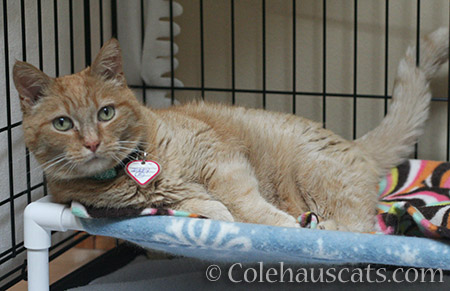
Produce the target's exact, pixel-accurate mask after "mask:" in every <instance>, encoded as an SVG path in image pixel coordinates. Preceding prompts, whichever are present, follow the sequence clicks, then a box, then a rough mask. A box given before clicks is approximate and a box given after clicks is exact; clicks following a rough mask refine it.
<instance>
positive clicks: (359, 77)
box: [0, 0, 450, 289]
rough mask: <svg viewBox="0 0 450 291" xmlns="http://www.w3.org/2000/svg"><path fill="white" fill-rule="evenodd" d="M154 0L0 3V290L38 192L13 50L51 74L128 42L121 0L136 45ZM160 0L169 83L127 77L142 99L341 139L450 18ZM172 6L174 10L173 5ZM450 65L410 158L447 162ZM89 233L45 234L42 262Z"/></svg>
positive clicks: (440, 6)
mask: <svg viewBox="0 0 450 291" xmlns="http://www.w3.org/2000/svg"><path fill="white" fill-rule="evenodd" d="M152 1H157V0H132V1H119V0H64V1H57V0H53V1H52V0H21V1H13V0H3V1H2V3H1V15H2V17H3V21H1V23H2V25H3V27H2V29H1V33H2V34H3V35H2V36H1V37H0V38H1V39H0V41H1V42H2V44H1V45H0V46H1V52H0V54H1V55H0V59H1V61H2V70H1V73H0V77H1V78H0V84H2V85H1V90H2V95H3V96H2V97H0V100H1V101H0V102H1V106H0V108H1V109H0V110H2V111H1V113H0V149H1V152H0V177H1V178H0V190H1V192H0V229H1V230H0V289H7V288H9V287H10V286H12V285H14V284H15V283H16V282H18V281H20V280H22V279H26V277H27V273H26V260H25V256H24V253H25V248H24V243H23V234H22V224H23V214H22V213H23V209H24V208H25V206H26V205H27V204H28V203H30V202H32V201H34V200H36V199H38V198H41V197H42V196H45V195H47V194H48V193H47V189H46V183H45V176H44V175H43V174H42V170H41V169H40V168H39V167H38V165H37V163H36V161H35V160H34V159H33V157H32V156H31V155H29V152H28V150H27V149H26V148H25V145H24V143H23V136H22V129H21V125H22V124H21V114H20V109H19V105H18V98H17V92H16V90H15V89H14V86H13V85H12V75H11V69H12V65H13V63H14V61H15V59H19V60H24V61H28V62H30V63H32V64H34V65H36V66H37V67H38V68H39V69H41V70H43V71H44V72H46V73H47V74H49V75H51V76H61V75H65V74H71V73H74V72H77V71H79V70H81V69H82V68H84V67H85V66H87V65H89V64H90V63H91V61H92V60H93V58H94V57H95V54H96V53H97V52H98V50H99V49H100V47H101V45H102V44H103V43H104V41H106V40H108V39H109V38H110V37H112V36H114V37H118V39H119V41H123V40H124V39H125V41H124V43H125V42H126V37H127V32H126V29H125V28H126V26H127V24H126V23H124V19H127V18H126V17H129V15H128V16H127V14H126V13H124V11H123V10H122V8H123V5H124V3H125V2H129V3H132V4H133V5H134V7H137V12H136V14H135V16H136V15H137V16H138V17H137V18H136V17H135V18H136V19H135V21H134V22H133V23H137V26H136V27H134V26H133V27H131V28H129V29H131V30H135V31H137V34H138V39H139V41H137V43H138V44H139V45H140V46H142V45H143V43H144V41H145V40H144V36H145V32H146V27H147V26H146V22H147V21H149V20H148V17H149V16H148V15H149V14H148V8H149V5H150V3H151V2H152ZM161 1H163V2H166V7H167V9H168V11H166V12H167V13H166V16H165V17H162V18H161V21H165V22H166V23H167V25H168V26H169V30H168V31H169V34H168V35H167V36H166V37H163V38H160V39H158V40H162V41H164V42H166V44H168V45H167V46H166V56H165V58H164V59H165V60H166V61H167V62H168V71H167V73H166V74H164V75H163V77H164V78H166V81H167V82H166V83H165V84H164V83H163V84H161V83H152V82H146V81H144V78H140V79H139V78H138V80H137V81H136V80H134V81H132V82H130V80H129V86H130V87H131V88H133V89H134V90H135V92H136V95H137V96H138V98H140V99H141V100H142V101H143V102H144V103H145V104H151V101H152V98H153V96H154V94H153V93H154V92H156V91H163V92H164V95H165V96H167V98H168V100H169V101H168V103H167V104H175V103H178V102H181V103H183V102H186V101H189V100H192V99H194V98H197V99H204V100H206V101H218V102H224V103H228V104H232V105H240V106H249V107H257V108H262V109H268V110H278V111H284V112H290V113H293V114H298V115H306V117H308V118H310V119H313V120H315V121H317V122H321V123H322V124H323V126H324V127H327V128H330V129H331V130H333V131H335V132H337V133H339V134H341V135H342V136H344V137H345V138H348V139H354V138H357V137H359V136H361V135H363V134H364V133H365V132H367V131H368V130H369V129H371V128H374V127H375V126H376V125H377V124H378V123H379V121H380V120H381V119H382V118H383V116H384V115H385V114H386V113H387V111H388V108H389V99H390V98H391V96H390V90H391V89H392V84H393V79H394V76H395V68H396V64H397V63H398V60H399V57H400V56H401V55H402V54H403V53H404V51H405V50H406V47H407V46H408V45H409V44H411V43H414V42H415V43H418V41H419V39H420V37H421V35H422V34H423V33H424V32H426V31H431V30H433V29H434V28H437V27H439V26H443V25H449V15H450V13H449V3H448V1H446V0H439V1H438V0H436V1H433V2H432V1H427V2H426V3H425V2H424V1H420V0H414V1H410V0H402V1H389V0H376V1H357V0H354V1H350V0H339V1H337V0H335V1H327V0H322V1H316V0H247V1H239V0H214V1H212V0H195V1H192V0H177V1H176V2H175V1H173V0H161ZM178 4H181V6H182V7H183V10H184V11H183V14H182V15H181V16H180V15H178V16H177V15H175V13H174V8H175V5H178ZM176 23H177V24H176ZM177 25H179V27H181V33H180V34H179V35H178V33H176V30H177V29H176V28H177ZM134 44H135V42H133V43H131V45H134ZM178 47H179V48H180V49H179V51H178ZM139 49H141V47H139ZM127 53H128V52H127V50H126V48H124V55H125V54H127ZM417 56H418V58H420V51H418V50H417ZM136 57H137V58H139V57H140V55H139V56H136ZM125 61H126V58H125ZM125 69H127V68H125ZM131 69H132V68H131ZM150 70H151V68H150ZM125 73H126V75H127V73H130V72H129V71H128V72H127V70H126V72H125ZM448 73H449V72H448V67H447V68H445V69H444V70H443V72H441V74H440V75H439V76H442V77H439V78H438V81H437V82H436V83H435V84H433V93H434V97H433V104H432V114H431V121H430V122H429V125H428V126H427V129H426V133H425V135H424V137H422V138H421V139H420V141H419V143H418V146H417V147H416V152H415V157H418V158H427V159H439V160H447V161H448V160H449V150H448V149H449V143H450V135H449V132H450V130H449V129H450V103H449V102H447V95H448V92H449V89H448V88H449V87H450V82H449V81H448V79H447V75H448ZM127 78H128V75H127ZM178 79H179V80H181V81H183V83H184V84H183V83H181V85H180V83H179V82H178ZM340 84H343V85H340ZM88 236H89V235H81V236H80V234H79V233H78V232H71V233H68V234H60V233H55V234H54V235H53V239H52V241H53V246H52V248H51V249H50V251H51V253H50V260H53V259H54V258H56V257H58V256H59V255H61V254H62V253H64V252H65V251H66V250H68V249H70V248H71V247H73V246H74V245H76V244H77V243H79V242H80V241H82V240H84V239H86V238H87V237H88Z"/></svg>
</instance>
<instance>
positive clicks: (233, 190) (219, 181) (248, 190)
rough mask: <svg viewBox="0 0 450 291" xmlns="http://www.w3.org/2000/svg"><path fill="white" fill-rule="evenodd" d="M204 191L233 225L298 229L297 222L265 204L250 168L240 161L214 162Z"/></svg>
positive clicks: (234, 159)
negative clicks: (224, 210) (219, 203)
mask: <svg viewBox="0 0 450 291" xmlns="http://www.w3.org/2000/svg"><path fill="white" fill-rule="evenodd" d="M213 167H214V170H213V171H214V174H213V175H212V176H211V177H210V178H209V179H208V186H207V188H208V191H209V192H210V193H211V195H213V196H214V197H215V198H217V199H218V200H220V201H222V202H223V203H224V204H225V205H226V207H227V208H228V209H229V210H230V212H231V214H232V215H233V217H234V218H235V220H237V221H242V222H249V223H258V224H267V225H276V226H285V227H299V224H298V223H297V220H296V219H295V218H294V217H293V216H291V215H289V214H287V213H285V212H283V211H281V210H280V209H278V208H276V207H275V206H273V205H272V204H270V203H268V202H267V201H266V200H265V199H264V198H263V197H262V196H261V193H260V192H259V185H258V179H257V178H256V176H255V174H254V171H253V168H252V167H251V165H250V164H249V163H248V161H247V160H246V159H245V158H243V157H239V156H238V157H234V158H233V159H229V160H225V161H223V160H222V161H221V162H216V164H215V165H213Z"/></svg>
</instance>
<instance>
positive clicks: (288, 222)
mask: <svg viewBox="0 0 450 291" xmlns="http://www.w3.org/2000/svg"><path fill="white" fill-rule="evenodd" d="M276 225H277V226H282V227H295V228H300V224H299V223H298V222H297V219H295V218H294V217H293V216H290V215H286V216H285V217H283V219H282V220H280V221H279V222H277V224H276Z"/></svg>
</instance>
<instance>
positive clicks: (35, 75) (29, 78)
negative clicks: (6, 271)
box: [13, 61, 53, 111]
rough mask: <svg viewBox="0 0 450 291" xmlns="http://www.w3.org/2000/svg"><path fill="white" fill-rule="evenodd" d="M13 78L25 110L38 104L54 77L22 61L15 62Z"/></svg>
mask: <svg viewBox="0 0 450 291" xmlns="http://www.w3.org/2000/svg"><path fill="white" fill-rule="evenodd" d="M13 79H14V85H15V86H16V89H17V91H18V92H19V97H20V105H21V107H22V110H23V111H26V110H27V109H29V108H31V107H32V106H33V105H34V104H36V103H37V102H38V100H39V99H40V98H41V97H42V96H43V95H44V92H45V89H46V88H48V87H49V86H50V85H51V83H52V82H53V79H52V78H50V77H49V76H47V75H46V74H45V73H44V72H42V71H40V70H39V69H38V68H36V67H35V66H33V65H31V64H28V63H25V62H21V61H16V63H15V64H14V68H13Z"/></svg>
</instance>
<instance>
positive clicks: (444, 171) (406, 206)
mask: <svg viewBox="0 0 450 291" xmlns="http://www.w3.org/2000/svg"><path fill="white" fill-rule="evenodd" d="M379 186H380V189H379V194H380V199H379V200H380V202H379V204H378V215H377V220H378V225H377V227H378V231H379V232H381V233H384V234H403V235H412V236H426V237H432V238H450V194H449V193H450V192H449V191H450V163H446V162H435V161H425V160H409V161H407V162H405V163H403V164H402V165H400V166H398V167H397V168H393V169H392V170H391V172H390V174H388V175H387V176H386V177H385V178H384V179H383V180H382V181H381V182H380V185H379Z"/></svg>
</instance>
